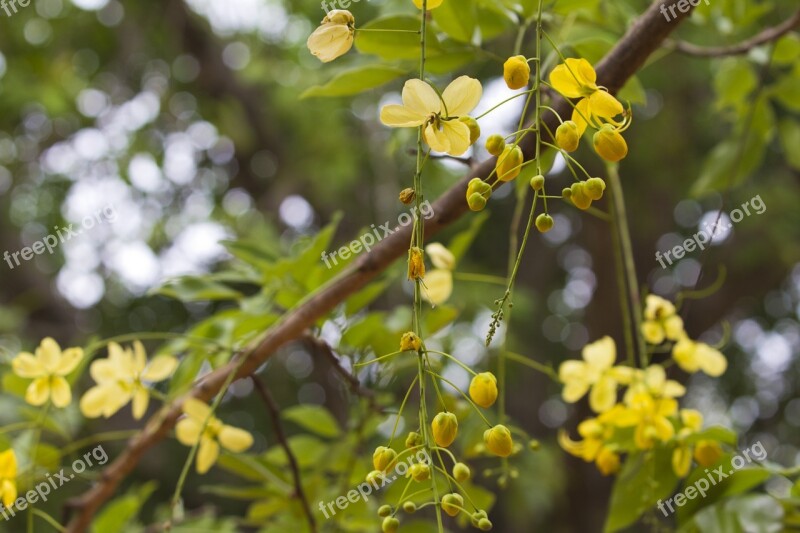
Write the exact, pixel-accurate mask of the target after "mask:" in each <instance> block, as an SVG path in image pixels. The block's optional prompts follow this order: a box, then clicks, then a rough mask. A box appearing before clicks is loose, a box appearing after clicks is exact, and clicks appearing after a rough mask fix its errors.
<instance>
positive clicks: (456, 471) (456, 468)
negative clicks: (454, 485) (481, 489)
mask: <svg viewBox="0 0 800 533" xmlns="http://www.w3.org/2000/svg"><path fill="white" fill-rule="evenodd" d="M470 476H471V473H470V471H469V467H468V466H467V465H465V464H464V463H456V464H454V465H453V477H454V478H456V481H458V482H459V483H463V482H465V481H467V480H468V479H469V478H470Z"/></svg>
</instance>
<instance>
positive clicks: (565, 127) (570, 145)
mask: <svg viewBox="0 0 800 533" xmlns="http://www.w3.org/2000/svg"><path fill="white" fill-rule="evenodd" d="M580 140H581V137H580V135H579V134H578V125H577V124H575V123H574V122H572V121H571V120H568V121H566V122H564V123H563V124H561V125H560V126H559V127H558V129H557V130H556V144H557V145H558V147H559V148H561V149H562V150H564V151H566V152H574V151H575V150H577V149H578V144H579V143H580Z"/></svg>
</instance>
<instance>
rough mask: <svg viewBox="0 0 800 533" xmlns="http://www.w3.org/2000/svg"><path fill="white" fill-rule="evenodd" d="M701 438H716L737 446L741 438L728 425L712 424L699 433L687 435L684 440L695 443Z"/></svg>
mask: <svg viewBox="0 0 800 533" xmlns="http://www.w3.org/2000/svg"><path fill="white" fill-rule="evenodd" d="M701 440H714V441H717V442H721V443H723V444H729V445H731V446H736V442H737V441H738V440H739V438H738V437H737V435H736V433H735V432H734V431H731V430H730V429H728V428H726V427H722V426H712V427H710V428H706V429H704V430H702V431H698V432H697V433H692V434H691V435H689V436H688V437H686V439H685V440H684V442H685V443H686V444H695V443H697V442H699V441H701Z"/></svg>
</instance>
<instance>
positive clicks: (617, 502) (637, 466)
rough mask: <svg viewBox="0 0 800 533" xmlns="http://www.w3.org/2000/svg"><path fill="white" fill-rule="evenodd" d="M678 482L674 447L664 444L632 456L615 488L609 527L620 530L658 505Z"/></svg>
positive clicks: (609, 513)
mask: <svg viewBox="0 0 800 533" xmlns="http://www.w3.org/2000/svg"><path fill="white" fill-rule="evenodd" d="M677 483H678V477H677V476H676V475H675V473H674V472H673V471H672V450H670V449H669V448H667V447H665V446H660V447H658V448H656V449H654V450H651V451H649V452H637V453H634V454H631V455H629V456H628V459H627V460H626V461H625V466H623V467H622V470H621V471H620V473H619V475H618V476H617V479H616V481H614V488H613V490H612V492H611V503H610V509H609V512H608V518H607V519H606V525H605V531H606V533H610V532H612V531H619V530H621V529H623V528H626V527H628V526H630V525H631V524H633V523H634V522H636V520H638V519H639V517H640V516H642V514H644V513H645V512H647V511H650V510H652V509H654V507H655V505H656V504H657V502H658V500H661V499H664V498H666V497H668V496H669V495H670V494H671V493H672V491H673V490H674V488H675V486H676V485H677Z"/></svg>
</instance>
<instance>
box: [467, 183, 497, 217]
mask: <svg viewBox="0 0 800 533" xmlns="http://www.w3.org/2000/svg"><path fill="white" fill-rule="evenodd" d="M491 196H492V186H491V185H489V184H488V183H486V182H485V181H483V180H482V179H480V178H472V179H471V180H470V182H469V185H467V204H469V208H470V209H471V210H473V211H481V210H483V208H484V207H486V202H487V201H488V200H489V198H490V197H491Z"/></svg>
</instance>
